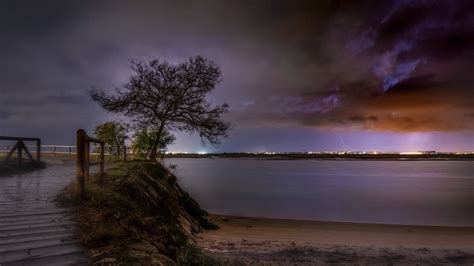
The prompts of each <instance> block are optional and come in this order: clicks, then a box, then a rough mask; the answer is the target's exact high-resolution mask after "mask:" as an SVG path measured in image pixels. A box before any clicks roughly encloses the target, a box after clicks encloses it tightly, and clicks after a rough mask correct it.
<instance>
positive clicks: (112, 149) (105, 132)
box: [94, 121, 128, 159]
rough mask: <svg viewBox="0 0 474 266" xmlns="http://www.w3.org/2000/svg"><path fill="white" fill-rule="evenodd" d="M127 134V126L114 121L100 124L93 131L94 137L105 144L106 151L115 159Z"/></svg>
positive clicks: (118, 156) (118, 155)
mask: <svg viewBox="0 0 474 266" xmlns="http://www.w3.org/2000/svg"><path fill="white" fill-rule="evenodd" d="M127 132H128V125H127V124H124V123H121V122H116V121H112V122H106V123H103V124H100V125H98V126H96V127H95V130H94V133H95V135H96V137H97V138H98V139H100V140H102V141H104V142H105V148H106V151H107V152H108V153H109V154H112V155H114V156H115V158H117V159H118V158H120V151H122V150H123V147H124V146H125V140H126V139H127Z"/></svg>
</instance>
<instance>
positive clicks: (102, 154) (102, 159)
mask: <svg viewBox="0 0 474 266" xmlns="http://www.w3.org/2000/svg"><path fill="white" fill-rule="evenodd" d="M99 160H100V174H101V175H103V174H104V165H105V143H104V142H101V143H100V159H99Z"/></svg>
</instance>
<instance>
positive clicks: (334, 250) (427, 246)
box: [198, 215, 474, 265]
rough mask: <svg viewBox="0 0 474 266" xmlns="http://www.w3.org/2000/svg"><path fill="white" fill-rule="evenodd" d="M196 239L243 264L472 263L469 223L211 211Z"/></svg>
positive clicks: (473, 246) (473, 242) (473, 240)
mask: <svg viewBox="0 0 474 266" xmlns="http://www.w3.org/2000/svg"><path fill="white" fill-rule="evenodd" d="M211 220H212V221H213V222H214V223H216V224H218V225H219V226H220V229H219V230H211V231H205V232H203V233H202V234H200V236H199V238H198V244H199V246H201V247H202V248H203V249H204V250H205V251H206V252H207V253H209V254H212V255H214V256H217V257H220V258H224V259H229V260H238V261H241V262H244V263H245V264H257V265H262V264H263V265H267V264H272V265H273V264H279V265H288V264H298V265H314V264H331V263H336V264H337V263H342V264H359V265H368V264H374V263H375V264H396V265H407V264H418V265H419V264H452V265H473V264H474V227H444V226H443V227H441V226H439V227H438V226H410V225H382V224H357V223H338V222H320V221H301V220H284V219H266V218H245V217H234V216H222V215H211Z"/></svg>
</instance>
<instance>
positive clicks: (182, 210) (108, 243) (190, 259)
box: [60, 161, 222, 265]
mask: <svg viewBox="0 0 474 266" xmlns="http://www.w3.org/2000/svg"><path fill="white" fill-rule="evenodd" d="M60 201H61V202H62V203H63V204H67V205H69V206H71V207H73V208H74V210H75V213H76V219H77V220H78V224H79V227H80V232H78V237H79V239H80V242H81V244H82V245H83V246H84V247H85V248H86V249H87V250H88V251H89V255H90V258H91V263H112V264H115V263H125V264H135V263H137V264H140V265H175V264H181V265H212V264H221V262H222V261H218V260H216V259H213V258H211V257H210V256H208V255H205V254H204V253H202V252H201V251H200V249H199V248H198V247H197V246H196V245H195V243H196V234H197V233H199V232H202V231H203V230H204V229H216V228H217V227H216V225H214V224H212V223H211V222H210V221H209V220H208V218H207V213H206V212H205V211H204V210H202V209H201V208H200V207H199V204H198V203H197V202H196V201H195V200H194V199H192V198H191V197H190V196H189V194H188V193H186V192H185V191H184V190H183V189H181V188H180V187H179V185H178V184H177V182H176V177H175V176H174V175H173V174H172V173H170V172H169V171H168V170H167V169H165V168H164V167H162V166H161V165H160V164H158V163H151V162H140V161H134V162H127V163H117V164H115V165H114V166H113V167H112V168H110V169H109V170H107V171H106V174H105V176H102V177H100V176H95V177H92V178H91V180H88V181H87V183H86V193H85V197H84V198H82V199H81V198H80V197H79V196H78V195H77V194H76V192H75V184H72V185H71V186H70V187H69V188H68V189H66V191H64V193H62V195H61V196H60Z"/></svg>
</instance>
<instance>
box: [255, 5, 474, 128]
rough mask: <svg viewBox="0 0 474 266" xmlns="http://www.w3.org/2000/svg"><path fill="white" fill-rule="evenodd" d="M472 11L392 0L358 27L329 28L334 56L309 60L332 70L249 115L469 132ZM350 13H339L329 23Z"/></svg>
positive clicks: (328, 123)
mask: <svg viewBox="0 0 474 266" xmlns="http://www.w3.org/2000/svg"><path fill="white" fill-rule="evenodd" d="M367 10H368V9H367ZM473 10H474V9H473V4H472V1H435V2H431V1H394V2H393V3H387V2H386V5H383V6H379V7H377V8H375V9H371V11H370V12H369V13H368V15H367V16H366V17H363V16H360V17H357V18H358V20H357V19H356V23H355V24H354V25H358V26H357V27H354V28H351V27H348V26H347V25H346V24H344V23H343V25H344V26H343V27H342V28H336V29H334V28H332V27H324V28H326V29H327V31H328V33H327V34H326V36H329V35H330V36H333V39H331V38H327V37H325V38H324V40H325V42H326V43H327V44H330V45H331V46H332V48H333V49H332V50H327V51H326V52H327V54H326V57H327V58H331V59H330V60H327V62H322V61H319V60H318V59H317V58H313V59H312V60H313V62H314V64H315V65H316V67H321V68H322V69H324V71H328V69H331V70H333V72H330V73H328V72H326V73H315V72H313V73H308V74H307V75H299V78H301V79H305V80H310V81H313V82H314V83H313V84H312V85H308V86H307V87H304V88H302V89H300V90H298V89H297V90H290V89H287V92H288V93H289V95H288V96H287V97H286V98H285V97H283V98H282V99H281V100H279V101H272V100H267V101H266V102H265V100H262V102H260V103H259V104H255V105H254V108H253V110H251V111H249V112H261V113H262V114H265V115H264V116H265V119H263V121H269V122H270V123H273V124H278V123H279V122H281V123H286V124H293V123H295V122H296V123H299V124H300V125H305V126H316V127H346V128H347V127H353V128H359V129H365V130H367V129H368V130H376V131H380V130H381V131H386V130H387V131H403V132H411V131H433V130H436V131H458V130H472V129H473V128H474V126H473V125H474V123H473V122H474V121H473V120H472V116H470V113H472V110H473V108H474V105H473V102H472V100H471V99H472V98H473V95H474V93H473V84H474V79H473V76H472V74H471V69H472V66H473V62H474V37H473V36H474V11H473ZM351 15H354V14H353V13H349V14H345V13H344V12H334V13H332V15H331V16H330V20H331V21H338V18H339V17H343V18H345V17H350V16H351ZM352 23H354V22H353V21H352ZM339 25H341V24H339ZM326 26H328V25H326ZM341 32H344V34H343V36H341V34H340V33H341ZM308 34H309V33H308ZM351 35H353V37H352V38H350V39H349V40H348V39H345V38H344V37H345V36H351ZM313 49H317V50H321V47H316V46H315V47H314V48H313ZM307 54H308V55H310V54H311V53H307ZM299 67H300V68H299V69H303V70H304V69H305V65H300V66H299ZM272 103H273V104H272ZM265 106H274V107H275V108H272V109H266V108H265ZM252 119H253V120H256V118H252ZM252 123H255V121H253V122H252Z"/></svg>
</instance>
